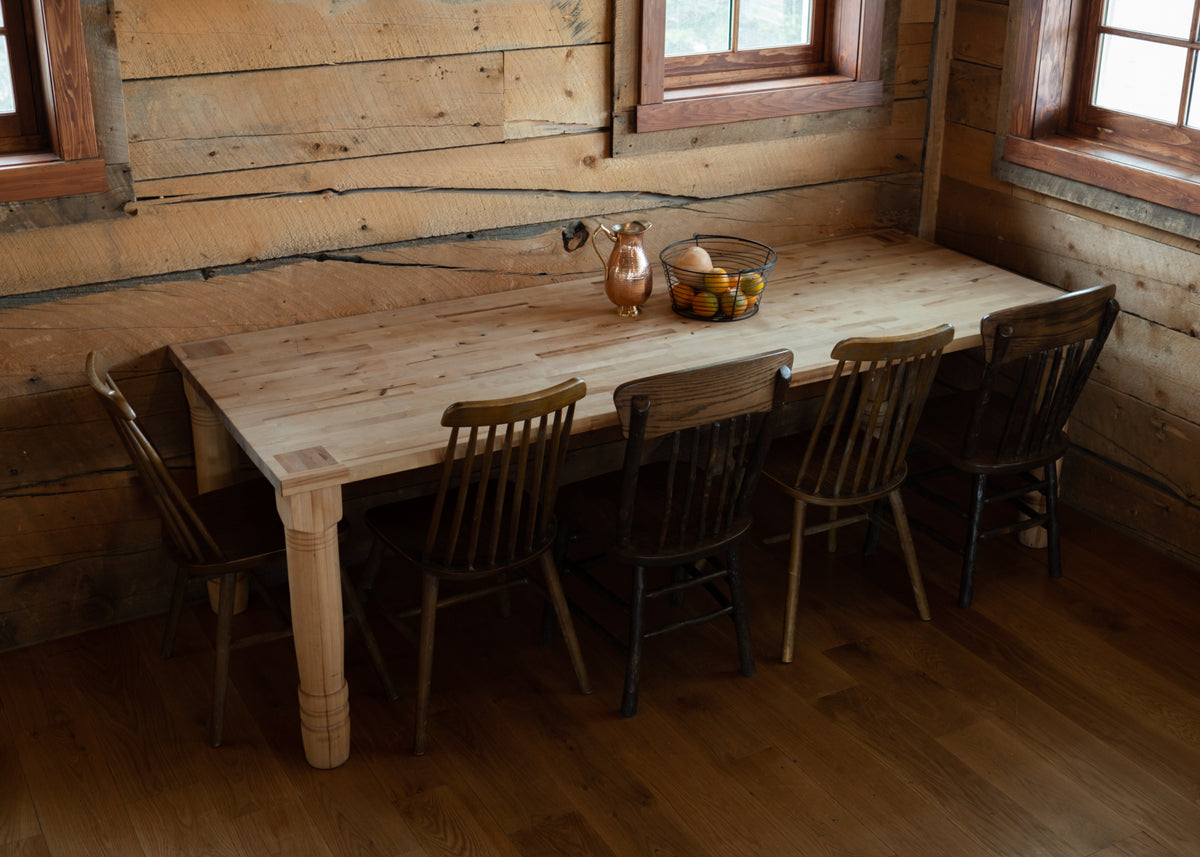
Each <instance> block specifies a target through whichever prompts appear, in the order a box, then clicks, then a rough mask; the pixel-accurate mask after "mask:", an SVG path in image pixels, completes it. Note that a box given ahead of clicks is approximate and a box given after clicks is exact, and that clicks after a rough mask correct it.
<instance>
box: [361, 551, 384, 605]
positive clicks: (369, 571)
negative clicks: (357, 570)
mask: <svg viewBox="0 0 1200 857" xmlns="http://www.w3.org/2000/svg"><path fill="white" fill-rule="evenodd" d="M386 550H387V547H386V546H385V545H384V543H383V539H381V538H378V537H376V538H375V539H374V540H373V541H372V542H371V552H370V553H369V554H367V563H366V565H365V566H363V573H362V581H361V582H360V583H359V584H358V591H359V592H361V593H363V594H364V595H365V594H366V593H368V592H370V591H371V589H372V588H374V586H375V578H376V576H378V574H379V566H380V565H382V564H383V554H384V552H385V551H386Z"/></svg>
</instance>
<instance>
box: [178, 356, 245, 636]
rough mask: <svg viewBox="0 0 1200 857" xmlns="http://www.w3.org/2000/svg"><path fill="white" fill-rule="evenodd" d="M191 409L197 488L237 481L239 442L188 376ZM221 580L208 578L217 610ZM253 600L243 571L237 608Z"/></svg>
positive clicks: (209, 488) (236, 593) (185, 386)
mask: <svg viewBox="0 0 1200 857" xmlns="http://www.w3.org/2000/svg"><path fill="white" fill-rule="evenodd" d="M183 392H184V394H185V395H186V396H187V401H188V409H189V410H190V412H191V415H192V448H193V449H194V451H195V452H194V454H195V457H196V489H197V490H198V491H199V492H200V493H201V494H203V493H204V492H205V491H212V490H214V489H217V488H224V487H225V486H226V485H231V484H233V483H234V482H236V481H237V471H238V445H237V441H236V440H234V439H233V435H231V434H230V433H229V432H228V431H227V430H226V428H225V424H224V423H222V422H221V418H220V417H219V416H217V414H216V412H214V411H213V409H212V408H210V407H209V406H208V402H206V401H205V400H204V397H203V396H201V395H200V394H199V393H197V392H196V391H195V389H193V387H192V385H191V384H189V383H188V381H187V379H186V378H185V379H184V382H183ZM220 586H221V584H220V581H216V580H210V581H209V582H208V603H209V606H210V607H212V611H213V612H214V613H216V612H217V597H218V593H219V592H220ZM249 600H250V584H249V582H248V581H247V580H246V575H245V574H239V575H238V578H237V587H236V588H235V589H234V597H233V612H234V613H241V612H242V611H244V610H245V609H246V606H247V605H248V603H249Z"/></svg>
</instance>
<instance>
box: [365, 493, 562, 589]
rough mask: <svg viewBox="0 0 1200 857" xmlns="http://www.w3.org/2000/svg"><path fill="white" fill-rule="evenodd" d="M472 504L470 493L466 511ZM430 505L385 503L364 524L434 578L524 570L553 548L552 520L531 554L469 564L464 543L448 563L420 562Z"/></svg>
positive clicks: (427, 501)
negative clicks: (434, 576) (435, 576)
mask: <svg viewBox="0 0 1200 857" xmlns="http://www.w3.org/2000/svg"><path fill="white" fill-rule="evenodd" d="M508 497H509V500H508V502H511V500H512V494H511V492H509V494H508ZM473 500H474V493H473V492H472V493H471V494H470V495H469V499H468V501H467V503H468V508H470V505H471V503H472V502H473ZM433 504H434V498H433V497H414V498H412V499H408V500H398V501H396V502H394V503H384V504H382V505H379V506H374V507H372V508H370V509H368V510H367V512H366V514H365V515H364V517H363V521H364V523H365V524H366V525H367V528H368V529H370V530H371V532H372V533H373V534H374V535H375V536H377V537H378V538H379V539H380V540H381V541H383V542H384V543H385V544H386V545H387V547H388V548H389V549H390V550H392V551H393V552H395V553H396V554H397V555H399V556H400V557H401V559H403V560H404V561H405V562H407V563H408V564H409V565H412V566H414V567H417V568H421V569H423V570H425V571H428V572H430V573H433V574H437V575H438V576H439V577H445V578H451V579H456V580H473V579H476V578H482V577H490V576H492V575H496V574H501V573H503V572H506V571H510V570H512V569H515V568H521V567H524V566H527V565H529V564H530V563H531V562H532V560H534V559H536V558H537V556H538V555H539V554H541V553H544V552H545V551H547V550H549V549H550V548H551V547H552V546H553V544H554V532H555V529H556V528H557V524H555V522H554V519H553V517H552V518H551V519H550V521H551V524H552V525H553V526H551V527H550V529H549V530H548V531H546V532H545V533H544V534H543V536H542V538H541V539H539V540H537V541H535V543H534V546H533V548H532V550H530V551H523V552H521V553H520V555H519V556H517V557H516V558H515V559H512V560H506V559H503V558H498V559H497V561H495V562H490V563H489V562H480V561H479V560H478V559H476V560H474V561H472V562H470V563H468V562H467V560H466V559H465V557H464V556H463V555H462V553H463V549H465V543H463V544H460V545H458V548H459V549H458V550H456V552H455V555H454V556H453V557H451V559H450V561H449V562H445V561H436V560H433V559H422V557H421V554H422V552H423V550H424V547H425V540H426V536H427V534H428V528H429V517H430V515H431V514H432V513H433ZM482 531H483V534H484V535H485V536H486V535H487V534H488V528H487V527H483V528H482ZM434 555H435V556H438V555H439V554H438V553H436V552H435V554H434Z"/></svg>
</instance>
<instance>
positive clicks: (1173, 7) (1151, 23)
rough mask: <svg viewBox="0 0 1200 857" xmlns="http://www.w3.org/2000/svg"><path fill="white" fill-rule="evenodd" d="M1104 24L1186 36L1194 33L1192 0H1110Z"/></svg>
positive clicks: (1105, 5)
mask: <svg viewBox="0 0 1200 857" xmlns="http://www.w3.org/2000/svg"><path fill="white" fill-rule="evenodd" d="M1104 24H1105V26H1108V27H1118V28H1120V29H1122V30H1134V31H1136V32H1139V33H1156V34H1158V35H1160V36H1174V37H1175V38H1177V39H1186V38H1188V37H1189V36H1190V35H1191V34H1190V33H1189V32H1188V31H1189V30H1190V29H1191V26H1192V0H1107V2H1106V3H1105V4H1104Z"/></svg>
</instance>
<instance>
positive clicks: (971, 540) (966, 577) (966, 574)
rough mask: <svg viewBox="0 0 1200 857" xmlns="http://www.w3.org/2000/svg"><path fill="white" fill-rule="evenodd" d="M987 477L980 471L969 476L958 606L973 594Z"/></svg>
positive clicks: (965, 603)
mask: <svg viewBox="0 0 1200 857" xmlns="http://www.w3.org/2000/svg"><path fill="white" fill-rule="evenodd" d="M986 490H987V477H986V476H984V475H983V474H982V473H979V474H976V475H975V476H973V477H971V509H970V512H969V516H968V523H967V541H966V544H965V545H964V546H963V562H962V579H961V580H960V581H959V584H958V606H959V607H970V606H971V599H972V598H973V597H974V596H975V558H976V557H977V556H978V554H979V533H980V531H981V529H982V527H983V505H984V503H983V495H984V492H985V491H986Z"/></svg>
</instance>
